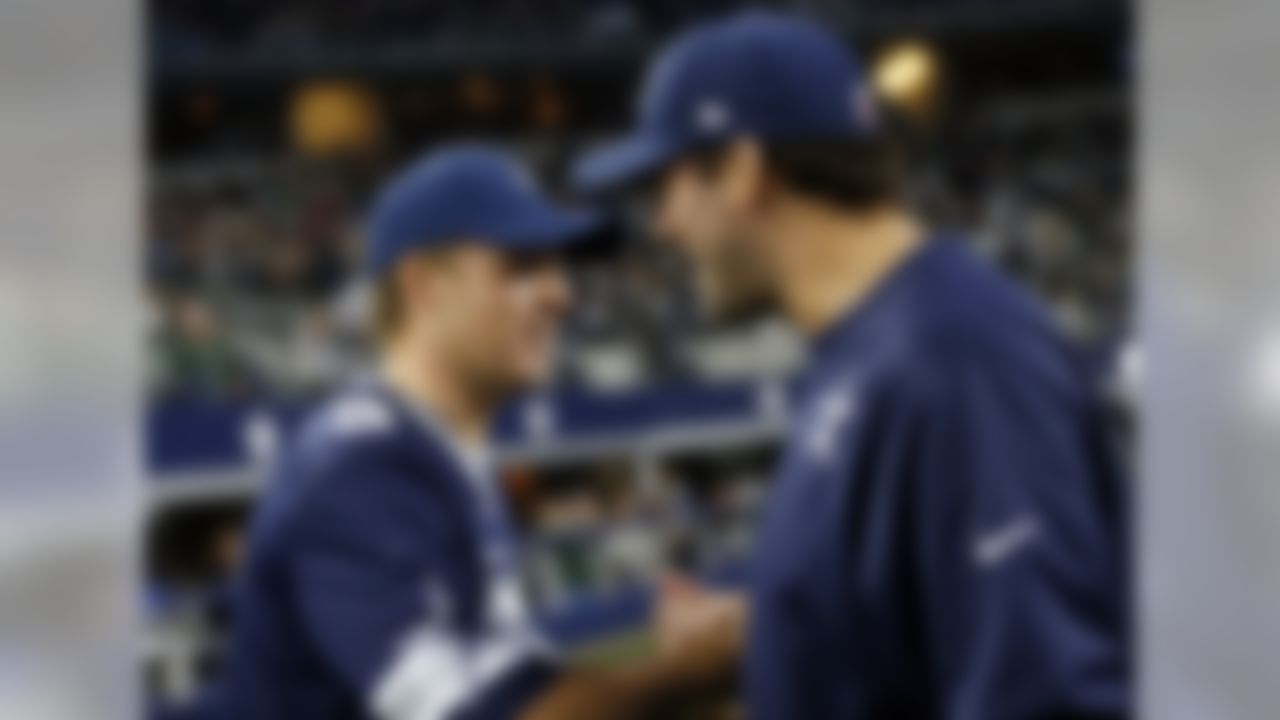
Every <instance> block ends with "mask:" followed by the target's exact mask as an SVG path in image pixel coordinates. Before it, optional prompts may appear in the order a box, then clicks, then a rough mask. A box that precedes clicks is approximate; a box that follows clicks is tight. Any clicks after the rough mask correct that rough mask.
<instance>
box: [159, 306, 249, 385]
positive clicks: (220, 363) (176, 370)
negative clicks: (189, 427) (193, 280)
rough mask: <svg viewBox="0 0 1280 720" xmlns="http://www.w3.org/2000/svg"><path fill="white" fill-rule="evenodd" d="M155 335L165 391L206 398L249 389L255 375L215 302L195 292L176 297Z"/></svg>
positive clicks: (160, 376)
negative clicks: (229, 334)
mask: <svg viewBox="0 0 1280 720" xmlns="http://www.w3.org/2000/svg"><path fill="white" fill-rule="evenodd" d="M166 309H167V312H166V313H165V314H164V315H163V316H162V318H161V322H162V326H161V327H160V329H159V330H158V331H157V332H156V334H155V337H154V339H153V347H154V349H155V355H154V358H155V361H156V368H155V370H156V374H157V379H156V384H157V386H158V389H159V391H160V392H161V393H175V394H192V395H195V396H198V397H204V398H219V397H231V396H236V395H245V394H247V393H248V392H249V391H250V390H251V388H252V387H253V376H252V373H251V371H250V369H249V364H248V363H247V362H246V359H245V358H244V356H243V355H242V354H241V353H240V352H239V351H238V350H237V349H236V348H235V347H234V346H233V344H232V343H231V342H230V340H229V339H228V337H227V336H226V335H225V334H224V332H223V329H222V328H221V326H220V325H219V324H218V321H217V319H216V318H215V317H214V315H213V313H212V311H211V310H210V309H209V307H208V306H207V305H206V304H205V303H204V302H202V301H200V300H199V299H197V298H194V297H182V298H177V299H174V300H173V301H171V303H170V304H169V305H168V306H167V308H166Z"/></svg>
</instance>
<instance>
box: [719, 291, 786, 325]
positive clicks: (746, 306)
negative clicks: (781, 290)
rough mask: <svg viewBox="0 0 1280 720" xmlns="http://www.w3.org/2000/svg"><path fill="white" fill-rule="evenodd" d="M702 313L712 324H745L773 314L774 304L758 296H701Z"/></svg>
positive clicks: (775, 308)
mask: <svg viewBox="0 0 1280 720" xmlns="http://www.w3.org/2000/svg"><path fill="white" fill-rule="evenodd" d="M701 307H702V315H703V317H704V318H705V319H706V320H708V321H709V322H711V323H712V324H714V325H718V326H735V325H747V324H750V323H753V322H755V321H757V320H760V319H761V318H764V317H768V316H769V315H772V314H774V312H775V311H776V310H777V307H776V305H775V304H774V303H773V302H770V301H769V300H768V298H764V297H759V296H738V297H728V296H711V295H703V296H702V302H701Z"/></svg>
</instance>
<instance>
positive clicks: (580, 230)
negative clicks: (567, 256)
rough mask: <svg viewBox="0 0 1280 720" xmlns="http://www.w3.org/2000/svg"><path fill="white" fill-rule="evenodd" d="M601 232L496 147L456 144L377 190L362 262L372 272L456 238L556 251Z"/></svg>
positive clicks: (590, 216)
mask: <svg viewBox="0 0 1280 720" xmlns="http://www.w3.org/2000/svg"><path fill="white" fill-rule="evenodd" d="M605 231H606V224H605V223H604V221H603V220H602V219H601V217H600V216H598V215H596V214H595V213H592V212H588V211H584V210H575V209H569V208H561V207H558V206H557V205H555V204H554V203H553V202H551V201H550V200H549V199H548V198H547V197H546V196H545V195H544V194H543V193H542V192H541V190H540V189H539V188H538V186H537V184H536V183H535V182H534V180H533V178H532V176H531V175H530V174H529V173H528V172H526V170H525V169H524V167H522V166H521V165H520V164H518V163H516V162H515V161H513V160H512V159H510V158H509V157H507V156H506V155H505V154H503V153H502V152H500V151H498V150H495V149H492V148H488V147H484V146H480V145H459V146H454V147H451V148H447V149H443V150H438V151H436V152H433V153H430V154H427V155H425V156H424V157H423V158H421V159H420V160H418V161H416V162H415V163H413V164H412V165H411V166H410V167H409V168H408V169H406V170H405V171H403V172H402V173H400V174H399V175H397V176H396V177H395V178H393V179H392V180H391V181H390V183H388V184H387V186H386V187H385V188H384V189H383V190H382V191H381V193H380V194H379V195H378V197H377V199H376V200H375V201H374V205H373V210H372V212H371V214H370V217H369V221H368V239H367V242H368V245H367V253H366V257H365V262H366V268H367V270H368V271H369V272H370V274H372V275H375V276H377V275H382V274H383V273H385V272H386V271H387V270H388V269H390V268H391V266H392V265H394V264H395V262H396V261H397V260H399V259H400V258H401V257H403V256H404V255H405V254H407V253H408V252H410V251H412V250H416V249H419V248H426V247H435V246H442V245H447V244H450V243H454V242H457V241H459V240H467V241H471V242H480V243H486V244H489V245H492V246H494V247H498V248H501V249H505V250H511V251H515V252H537V251H558V250H568V249H572V248H576V247H578V246H581V245H584V244H588V243H592V242H594V241H597V240H600V239H602V238H603V237H604V236H605V235H606V232H605Z"/></svg>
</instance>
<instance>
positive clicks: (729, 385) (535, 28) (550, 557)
mask: <svg viewBox="0 0 1280 720" xmlns="http://www.w3.org/2000/svg"><path fill="white" fill-rule="evenodd" d="M748 4H752V5H755V4H758V3H744V2H738V1H737V0H703V1H700V2H693V1H691V0H538V1H537V2H535V1H534V0H469V1H467V2H463V1H462V0H429V1H428V0H361V1H359V2H353V1H352V0H305V1H304V0H151V1H150V3H149V10H148V16H149V17H148V22H149V27H148V32H147V37H148V47H147V52H148V55H149V83H150V88H149V97H148V115H149V128H148V131H147V142H148V145H149V158H150V159H149V171H150V182H149V191H148V196H147V201H146V212H147V215H148V232H149V235H148V237H147V244H146V249H147V256H146V268H145V279H146V287H145V291H146V295H147V300H148V308H149V313H150V318H149V337H148V338H147V342H148V343H149V359H150V372H149V377H148V389H149V398H148V413H147V417H146V423H147V437H148V457H149V465H150V470H151V476H152V481H151V483H150V504H149V515H148V527H147V531H146V554H147V562H146V571H145V580H146V594H145V602H146V609H147V619H148V626H149V628H150V632H149V638H148V642H147V648H146V658H145V672H146V678H147V687H148V691H149V694H150V696H151V697H152V698H153V699H154V700H155V701H157V702H162V701H164V702H167V701H181V700H183V699H184V698H187V697H190V696H191V695H192V694H193V693H195V692H197V691H198V690H199V688H200V687H201V685H202V683H203V682H204V681H205V680H206V679H207V677H208V675H209V673H210V672H212V671H214V670H215V669H216V667H217V662H218V657H219V651H220V639H221V637H222V632H223V629H224V628H225V626H226V623H227V622H229V621H230V614H231V611H232V610H231V608H229V607H228V604H227V602H226V597H225V588H226V581H227V579H228V577H229V576H230V575H231V574H232V573H234V571H235V568H236V565H237V562H238V556H239V552H240V543H241V541H242V535H241V532H242V527H243V523H244V519H245V517H246V514H247V513H248V511H249V510H250V509H251V507H252V504H253V500H254V497H255V495H256V493H257V490H258V488H259V486H260V483H261V482H262V481H263V477H264V472H263V471H264V468H265V466H266V465H267V464H269V463H270V461H271V458H272V455H273V454H274V452H275V451H276V450H277V449H278V448H279V446H280V444H281V443H282V442H285V441H286V439H287V437H288V432H289V428H290V427H291V424H292V423H293V421H294V420H295V419H296V418H297V417H298V416H299V414H300V413H302V412H304V411H305V409H306V408H307V407H308V404H309V403H310V402H312V401H314V399H315V398H316V397H317V396H318V395H320V394H323V393H324V392H325V391H326V389H327V388H330V387H332V386H333V385H334V384H335V383H337V382H340V381H341V380H342V378H343V377H344V376H346V375H348V374H350V373H352V372H357V371H359V369H360V368H361V367H362V366H364V365H365V364H366V363H367V360H368V356H367V347H368V346H367V337H366V328H365V322H364V317H365V315H366V312H367V305H368V297H367V288H366V287H364V285H363V284H362V283H361V280H360V278H359V276H358V274H357V273H356V267H357V263H358V254H359V242H360V231H361V228H360V219H361V215H362V212H363V209H364V204H365V201H366V199H367V198H368V197H369V195H370V193H371V191H372V190H373V189H375V188H376V187H377V185H378V183H379V182H380V180H381V179H382V178H383V177H385V176H386V174H387V173H389V172H391V171H392V170H394V168H396V167H397V165H398V164H399V163H400V162H401V161H402V160H403V159H405V158H406V157H408V156H409V155H411V154H414V153H417V152H420V151H422V150H424V149H426V148H429V147H431V146H432V145H434V144H437V143H441V142H445V141H448V140H450V139H456V138H459V137H466V138H486V139H492V140H496V141H497V142H500V143H501V144H503V145H505V146H508V147H510V148H511V149H512V150H513V151H515V152H518V153H519V154H520V155H521V156H523V157H525V158H526V159H527V160H528V161H529V163H530V164H531V165H532V166H533V167H534V168H535V169H537V170H539V171H540V172H541V173H542V174H543V176H544V177H545V178H546V179H547V181H548V182H549V183H550V184H551V186H552V187H553V188H555V187H559V186H560V184H561V183H562V180H563V174H564V169H565V166H566V162H567V160H568V158H569V157H571V156H572V155H573V154H574V153H575V152H576V151H578V150H580V149H582V148H583V147H586V146H588V145H590V144H591V143H593V142H595V141H596V140H598V139H599V138H601V137H603V136H605V135H607V134H609V133H611V132H614V131H616V130H617V129H618V128H620V127H621V126H622V125H623V123H624V122H625V121H626V119H627V117H628V113H629V111H630V109H631V104H632V98H633V95H634V88H635V84H636V81H637V80H638V76H639V73H640V70H641V67H642V63H643V61H644V59H645V58H646V56H647V54H648V53H649V52H650V51H651V50H652V49H653V48H654V47H655V46H656V44H657V43H660V42H661V41H662V40H663V39H664V38H666V37H668V36H669V35H670V34H671V33H672V32H673V31H675V30H677V29H678V28H680V27H682V26H684V25H686V24H688V23H690V22H694V21H696V20H698V19H699V18H703V17H707V16H712V15H716V14H720V13H725V12H730V11H732V10H734V9H737V8H739V7H742V6H744V5H748ZM769 5H771V6H774V7H778V6H782V7H789V8H792V9H795V10H797V11H800V12H805V13H809V14H811V15H814V16H816V17H818V18H820V19H821V20H822V21H823V22H825V23H826V24H828V25H829V26H830V27H832V28H835V29H837V30H838V31H840V32H841V33H843V34H844V35H845V36H847V37H848V38H849V39H850V41H851V42H853V43H855V44H856V46H857V48H858V50H859V52H860V53H861V54H862V57H863V59H864V61H866V62H867V63H868V65H869V66H870V67H871V68H872V72H873V73H874V76H875V79H876V84H877V87H878V88H879V90H880V92H881V94H882V95H883V97H884V99H885V101H886V103H887V104H888V105H889V106H890V107H891V108H892V110H893V114H894V117H895V120H896V124H897V125H898V126H899V130H900V132H901V133H902V135H903V137H904V139H905V141H906V143H907V145H908V148H909V150H910V153H911V157H912V169H913V175H912V177H913V183H912V185H913V194H914V197H915V200H916V202H917V203H918V205H919V207H920V209H921V211H922V212H924V213H925V214H926V216H927V217H929V218H930V219H932V220H933V221H934V222H936V223H938V224H939V225H941V226H943V227H948V228H955V229H957V230H960V231H963V232H965V233H967V234H968V236H969V237H970V238H971V239H972V242H973V243H974V245H975V246H976V247H977V249H978V250H979V251H980V252H981V253H982V254H983V255H985V256H987V257H988V258H990V260H991V261H992V262H994V263H997V264H999V265H1000V266H1002V267H1004V268H1006V269H1007V270H1008V271H1009V272H1010V273H1011V274H1013V275H1014V276H1016V277H1018V278H1019V279H1021V280H1022V281H1023V282H1024V283H1025V284H1026V285H1027V286H1028V287H1029V288H1031V289H1032V290H1033V291H1035V292H1036V293H1038V294H1040V295H1041V296H1042V297H1043V298H1044V299H1045V300H1046V301H1047V303H1048V304H1049V306H1050V308H1051V309H1052V311H1053V313H1054V315H1055V316H1056V317H1057V319H1058V320H1059V321H1060V323H1061V324H1062V327H1063V328H1064V329H1065V331H1066V332H1067V333H1068V334H1069V335H1070V336H1071V337H1072V338H1074V339H1075V340H1077V341H1078V343H1079V346H1080V349H1081V353H1082V355H1083V356H1084V358H1085V360H1086V362H1087V363H1088V366H1089V367H1090V368H1092V369H1093V371H1094V372H1095V373H1096V377H1097V380H1098V382H1099V384H1100V387H1101V388H1103V389H1104V390H1106V391H1108V392H1111V393H1112V394H1113V396H1114V397H1115V398H1116V401H1117V430H1118V432H1122V433H1123V432H1124V431H1125V430H1126V427H1125V423H1126V421H1125V417H1126V414H1125V412H1124V410H1125V401H1126V396H1125V391H1124V388H1125V382H1124V378H1125V376H1126V373H1132V372H1133V371H1134V367H1135V362H1134V359H1133V357H1132V352H1131V351H1130V350H1129V348H1130V345H1129V343H1128V332H1127V331H1128V328H1129V320H1130V318H1129V311H1130V277H1131V256H1132V251H1133V247H1132V236H1133V235H1132V227H1131V221H1130V209H1131V207H1130V198H1131V193H1130V187H1131V183H1130V160H1131V141H1130V129H1131V120H1132V118H1131V110H1130V95H1131V89H1132V69H1131V66H1132V53H1133V48H1132V44H1131V36H1130V32H1129V28H1130V22H1131V18H1130V9H1129V8H1128V6H1127V4H1125V3H1122V2H1118V1H1110V0H840V1H837V0H789V1H783V2H775V3H769ZM624 219H626V220H627V222H626V223H625V225H626V227H627V230H628V233H629V234H630V235H638V234H637V233H636V232H635V230H634V226H635V222H634V218H633V217H632V216H631V215H630V214H628V213H624ZM634 239H635V240H637V241H638V240H639V238H638V237H636V238H634ZM577 281H578V286H579V287H578V292H579V298H578V302H577V304H576V307H575V309H574V312H573V315H572V317H571V318H570V323H569V328H568V332H569V337H568V342H567V343H566V352H565V353H564V354H563V357H562V362H561V367H560V371H559V380H558V382H557V383H556V385H555V386H554V387H553V388H551V389H549V390H548V391H546V392H543V393H539V394H538V395H536V396H533V397H528V398H525V399H524V400H522V401H521V402H519V403H517V404H516V405H514V406H513V407H512V408H510V411H509V412H508V413H507V414H506V416H505V417H504V418H503V420H502V422H501V423H500V428H499V433H498V435H499V438H498V440H499V444H500V447H501V450H502V453H501V454H502V458H503V465H504V482H505V484H506V489H507V491H508V494H509V496H510V498H511V501H512V503H513V505H514V507H515V509H516V513H517V516H518V519H519V521H520V522H521V524H522V525H523V527H524V528H525V529H526V530H527V531H528V538H529V552H530V556H529V558H530V559H529V565H528V567H529V571H528V582H529V587H530V589H531V591H532V593H533V596H534V597H535V598H536V601H537V606H538V607H539V609H540V612H541V613H542V615H543V617H545V620H546V623H547V625H548V627H549V628H550V629H551V631H552V632H553V633H554V634H556V635H558V636H560V637H561V638H563V639H565V640H566V641H568V642H572V643H575V644H577V643H583V644H592V643H597V642H599V641H600V640H601V639H603V638H610V637H617V634H618V633H619V632H625V631H626V630H627V629H629V628H632V627H635V626H636V624H637V623H638V622H639V621H640V620H641V619H642V618H643V616H644V612H645V603H646V597H647V588H648V585H649V583H650V581H651V580H652V578H653V577H654V576H655V574H656V573H657V572H658V571H659V570H660V569H661V568H663V567H665V566H670V565H676V566H679V567H682V568H685V569H688V570H691V571H694V572H697V573H699V574H702V575H704V576H708V577H713V578H720V579H725V580H727V581H731V580H732V578H734V577H735V576H737V575H738V574H740V572H741V559H742V557H743V553H744V550H745V548H746V547H747V545H748V543H749V541H750V536H751V530H752V525H753V518H754V516H755V512H756V508H757V506H758V504H759V502H760V499H761V497H762V491H763V488H764V483H765V482H766V481H767V477H768V469H769V466H770V461H771V456H772V454H773V451H774V449H775V445H776V443H777V440H778V437H779V432H780V430H781V429H782V428H783V427H785V424H786V419H787V410H788V401H789V377H790V375H791V373H792V371H793V370H794V369H795V368H796V366H797V363H798V362H799V360H800V359H801V357H802V355H803V345H802V343H800V342H799V341H798V340H797V339H796V338H795V337H794V336H792V335H791V334H790V333H789V332H788V331H787V329H786V328H785V326H783V325H782V324H781V323H779V322H777V321H776V320H764V321H761V322H758V323H753V324H751V325H750V326H740V327H731V328H726V327H715V326H711V325H709V324H708V323H706V322H704V321H703V320H702V319H701V318H699V317H698V315H697V313H696V311H695V309H694V308H693V307H692V306H691V304H690V303H689V302H688V297H687V294H685V293H683V292H681V291H680V290H679V288H680V287H681V268H680V267H679V266H678V264H677V263H676V262H674V261H673V259H672V258H670V257H667V256H665V255H664V254H662V253H661V252H659V251H657V250H655V249H653V248H652V247H649V246H647V245H645V244H643V243H640V242H631V243H629V245H628V249H627V251H626V252H625V253H624V254H623V256H622V257H620V258H617V259H615V260H611V261H609V262H608V263H603V264H601V263H598V264H596V265H593V266H590V267H584V268H582V269H580V270H579V272H578V277H577ZM673 288H675V290H673ZM606 654H607V650H606Z"/></svg>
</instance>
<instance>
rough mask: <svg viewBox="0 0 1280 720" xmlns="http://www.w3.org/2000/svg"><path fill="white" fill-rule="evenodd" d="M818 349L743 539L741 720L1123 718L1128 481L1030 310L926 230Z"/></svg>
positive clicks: (1034, 309) (1011, 289) (1076, 376)
mask: <svg viewBox="0 0 1280 720" xmlns="http://www.w3.org/2000/svg"><path fill="white" fill-rule="evenodd" d="M813 352H814V357H813V359H812V365H811V366H810V368H809V369H808V372H807V373H806V376H805V377H804V380H803V387H802V399H801V402H800V406H799V411H798V414H797V416H796V418H795V421H794V424H793V428H792V432H791V436H790V438H789V442H788V445H787V448H786V451H785V453H784V460H783V464H782V466H781V467H780V469H779V471H778V476H777V478H776V482H775V484H774V486H773V489H772V491H771V496H770V498H769V500H768V504H767V507H766V510H765V519H764V521H763V526H762V528H761V530H760V533H759V536H758V538H757V544H756V557H755V563H754V567H753V577H752V601H753V605H752V617H751V621H750V631H749V637H748V647H749V659H748V663H747V672H746V685H747V692H748V699H749V716H750V717H751V718H752V720H795V719H797V718H805V719H809V718H815V719H816V718H821V719H822V720H838V719H843V718H848V719H850V720H855V719H856V720H873V719H874V720H882V719H885V718H894V719H895V720H898V719H902V718H936V719H938V720H944V719H945V720H1015V719H1017V720H1024V719H1031V718H1069V717H1078V718H1101V717H1118V716H1123V715H1125V714H1126V713H1127V712H1128V709H1129V700H1130V698H1129V676H1128V669H1127V660H1126V655H1127V652H1126V651H1127V638H1126V619H1125V618H1126V608H1127V602H1128V600H1127V597H1128V595H1127V592H1126V583H1127V579H1126V569H1125V566H1126V562H1125V559H1124V555H1125V552H1124V548H1125V545H1126V538H1125V535H1124V507H1123V505H1124V504H1123V502H1122V497H1123V492H1124V488H1123V487H1122V479H1121V477H1120V471H1119V468H1118V465H1117V462H1116V459H1115V455H1114V454H1113V452H1112V450H1111V448H1110V447H1109V444H1108V439H1107V437H1105V430H1104V428H1105V423H1104V422H1103V420H1102V413H1103V409H1102V405H1101V404H1100V402H1099V401H1098V400H1097V398H1095V396H1094V393H1093V391H1092V389H1091V387H1090V386H1089V384H1088V383H1087V382H1086V381H1085V379H1084V377H1085V376H1084V373H1083V372H1081V370H1080V369H1079V368H1078V367H1077V365H1076V363H1075V362H1074V360H1073V355H1072V352H1071V351H1070V350H1069V349H1068V347H1067V346H1066V345H1065V344H1064V342H1063V340H1062V339H1061V338H1060V337H1059V336H1058V335H1057V333H1056V332H1055V331H1054V330H1053V329H1052V327H1051V325H1050V322H1049V320H1048V319H1047V318H1046V316H1045V315H1044V313H1043V312H1042V310H1041V308H1040V307H1039V306H1038V305H1037V304H1036V303H1034V302H1033V301H1032V300H1031V299H1030V298H1029V296H1027V295H1026V294H1024V293H1023V292H1022V291H1021V290H1020V289H1019V288H1017V287H1015V286H1014V285H1013V284H1012V283H1011V282H1010V281H1008V280H1006V279H1005V278H1004V277H1003V276H1001V275H1000V274H999V273H998V272H997V271H995V270H994V269H992V268H989V267H987V266H986V264H985V263H983V262H982V261H980V260H979V259H978V258H976V257H974V256H972V255H971V254H970V253H969V252H968V250H967V249H966V248H965V247H963V246H962V245H961V244H960V243H959V242H957V241H955V240H951V239H945V238H940V239H936V240H933V241H930V242H928V243H926V244H925V245H924V246H923V248H922V249H921V250H919V251H918V252H916V253H915V254H914V255H912V256H911V257H910V258H908V259H907V260H906V261H905V262H904V264H903V265H902V266H900V267H899V268H898V269H896V270H895V271H894V272H893V273H892V275H891V276H890V277H889V278H888V279H887V280H886V281H885V282H884V283H883V284H882V285H881V286H880V287H878V288H877V289H875V290H874V291H873V293H872V294H871V296H870V297H869V298H868V300H867V301H866V302H865V303H863V304H862V305H861V306H860V307H859V308H857V309H856V310H855V311H854V312H852V313H851V314H849V315H848V316H847V317H845V318H843V319H841V320H840V321H839V322H837V323H836V324H835V326H834V327H832V328H831V329H829V330H828V331H827V332H826V333H825V334H824V335H823V336H822V337H821V338H820V339H819V340H818V341H817V342H816V344H815V347H814V349H813Z"/></svg>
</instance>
